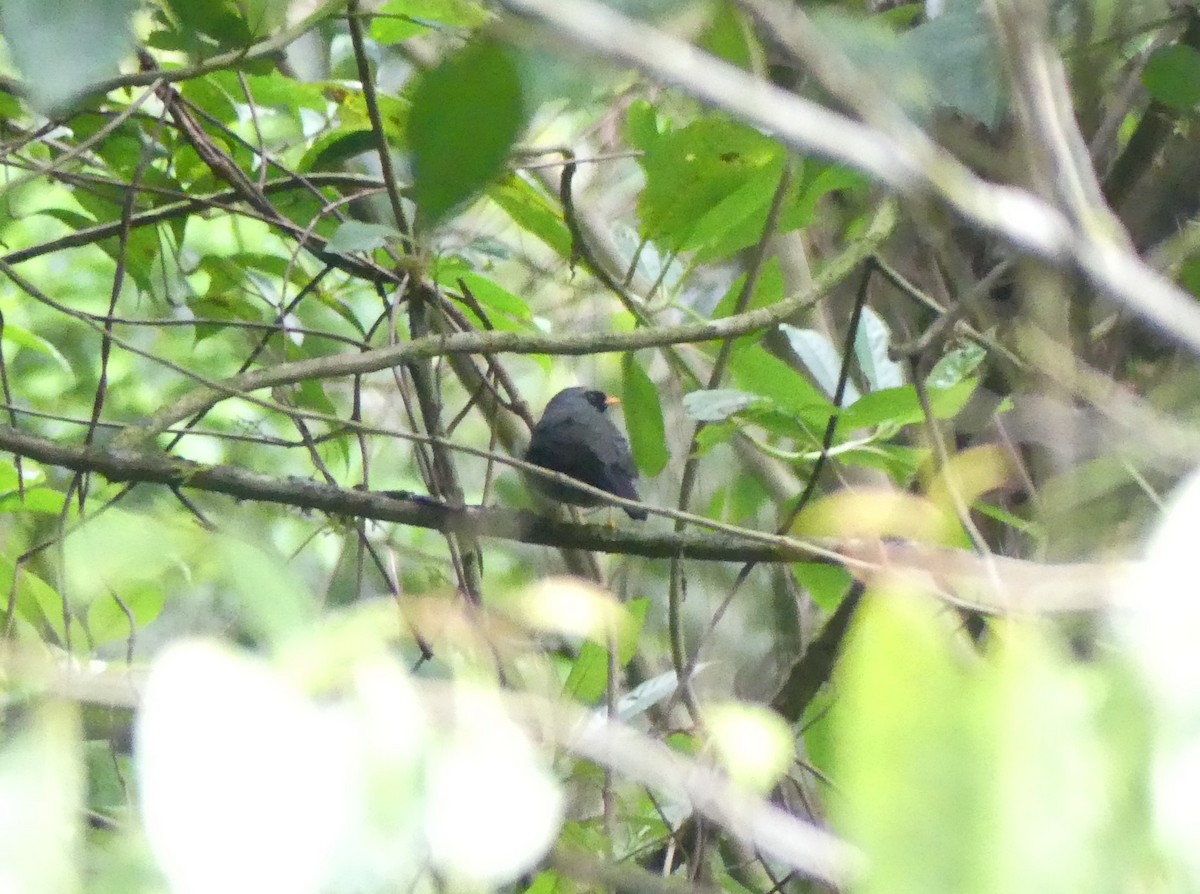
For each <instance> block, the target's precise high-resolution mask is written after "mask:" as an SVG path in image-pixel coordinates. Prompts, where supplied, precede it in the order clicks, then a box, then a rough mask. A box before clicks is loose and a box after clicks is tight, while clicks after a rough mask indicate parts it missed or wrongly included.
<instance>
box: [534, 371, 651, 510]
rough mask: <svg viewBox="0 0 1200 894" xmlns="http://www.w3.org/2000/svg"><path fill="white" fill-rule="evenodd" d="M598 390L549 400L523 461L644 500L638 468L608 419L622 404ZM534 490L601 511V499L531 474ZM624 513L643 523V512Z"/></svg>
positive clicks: (577, 391)
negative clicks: (637, 485) (610, 411)
mask: <svg viewBox="0 0 1200 894" xmlns="http://www.w3.org/2000/svg"><path fill="white" fill-rule="evenodd" d="M620 402H621V401H620V399H619V398H616V397H610V396H609V395H607V394H605V393H604V392H603V391H597V390H596V389H594V388H567V389H565V390H563V391H560V392H558V394H556V395H554V397H552V398H550V402H549V403H548V404H546V409H545V410H544V411H543V412H542V418H541V419H540V420H538V423H537V425H535V426H534V427H533V434H532V436H531V437H530V440H529V448H528V449H527V450H526V451H525V461H526V462H529V463H532V464H533V465H535V466H541V467H542V468H543V469H549V470H550V471H552V472H561V473H562V474H563V475H567V476H569V477H571V478H574V479H575V480H576V481H582V482H583V483H584V484H590V485H591V486H592V487H595V488H599V489H600V490H604V491H608V492H609V493H610V494H613V495H614V496H617V497H624V498H625V499H626V500H640V499H641V498H640V497H639V496H638V493H637V490H635V489H634V486H633V482H634V480H635V479H636V478H637V469H636V468H635V467H634V465H633V456H632V454H630V452H629V442H628V441H626V440H625V438H624V436H622V434H621V432H620V431H619V430H618V429H617V426H616V425H615V424H614V423H613V421H612V419H610V418H609V416H608V415H607V414H608V408H609V407H613V406H616V405H618V404H620ZM526 480H528V481H529V482H530V484H531V486H532V487H533V489H534V490H536V491H538V492H539V493H541V494H542V495H543V496H546V497H549V498H550V499H552V500H555V501H557V502H559V503H570V504H571V505H573V506H585V507H590V506H599V505H601V504H602V503H603V500H601V499H600V498H598V497H595V496H593V495H592V494H589V493H585V492H584V491H581V490H579V489H577V488H574V487H571V486H570V485H568V484H560V483H559V482H557V481H550V480H549V479H547V478H543V477H541V476H540V475H528V476H527V478H526ZM621 508H622V509H624V510H625V514H626V515H628V516H629V517H630V518H632V519H636V520H637V521H642V520H643V519H645V518H646V510H645V509H636V508H633V507H629V506H622V507H621Z"/></svg>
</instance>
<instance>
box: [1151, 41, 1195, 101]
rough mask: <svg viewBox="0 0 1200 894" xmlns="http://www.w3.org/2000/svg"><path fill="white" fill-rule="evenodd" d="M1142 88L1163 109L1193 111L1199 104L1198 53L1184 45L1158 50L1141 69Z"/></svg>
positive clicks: (1173, 45) (1174, 45)
mask: <svg viewBox="0 0 1200 894" xmlns="http://www.w3.org/2000/svg"><path fill="white" fill-rule="evenodd" d="M1142 85H1143V86H1144V87H1145V88H1146V90H1147V91H1149V93H1150V95H1151V96H1153V97H1154V98H1155V99H1157V100H1158V101H1159V102H1161V103H1162V104H1163V105H1165V106H1170V107H1171V108H1173V109H1179V110H1180V111H1185V112H1186V111H1190V110H1191V109H1194V108H1195V107H1196V105H1197V103H1200V51H1197V50H1195V49H1193V48H1192V47H1189V46H1185V45H1184V44H1172V45H1170V46H1165V47H1159V48H1158V49H1157V50H1155V51H1154V52H1153V53H1151V54H1150V58H1149V59H1148V60H1147V61H1146V67H1145V68H1144V69H1142Z"/></svg>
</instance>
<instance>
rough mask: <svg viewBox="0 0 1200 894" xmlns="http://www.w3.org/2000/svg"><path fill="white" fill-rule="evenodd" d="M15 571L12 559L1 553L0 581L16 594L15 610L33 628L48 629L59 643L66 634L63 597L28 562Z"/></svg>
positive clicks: (7, 589) (7, 590)
mask: <svg viewBox="0 0 1200 894" xmlns="http://www.w3.org/2000/svg"><path fill="white" fill-rule="evenodd" d="M16 574H17V571H16V566H14V564H13V563H12V561H10V560H9V559H7V558H5V557H3V556H0V581H3V582H4V586H5V588H6V592H8V593H15V594H16V602H15V606H14V608H15V609H16V614H17V615H18V616H19V617H20V618H22V619H24V620H25V621H27V622H28V623H29V624H31V625H32V626H33V627H34V628H35V629H38V630H41V629H43V628H45V629H48V630H50V631H51V632H52V633H53V635H54V636H55V637H56V638H57V640H58V641H59V642H60V643H61V642H63V641H64V640H65V637H66V634H65V631H64V628H63V598H62V597H61V596H60V595H59V594H58V592H57V591H56V590H55V589H54V588H53V587H52V586H50V585H49V584H48V583H46V582H45V581H44V580H42V579H41V578H40V577H38V576H37V575H36V574H34V573H33V572H32V571H30V570H29V566H28V565H23V566H21V571H20V575H19V576H18V577H15V578H14V575H16ZM14 579H15V581H16V583H15V585H14ZM6 603H7V597H6Z"/></svg>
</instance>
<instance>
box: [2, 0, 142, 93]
mask: <svg viewBox="0 0 1200 894" xmlns="http://www.w3.org/2000/svg"><path fill="white" fill-rule="evenodd" d="M136 7H137V3H136V2H135V0H3V2H0V31H3V33H4V38H5V41H6V42H7V44H8V49H9V52H11V53H12V57H13V59H14V60H15V61H16V63H17V66H18V67H19V68H20V69H21V74H22V76H23V77H24V79H25V85H24V86H25V89H26V90H28V91H29V99H30V102H31V103H32V104H33V105H34V106H36V107H37V108H38V109H41V110H42V111H47V112H50V111H54V110H57V109H61V108H62V107H63V106H66V105H68V104H69V103H70V102H72V101H73V100H75V99H76V98H78V97H79V96H80V95H81V94H83V93H85V92H86V91H87V89H88V88H89V87H90V86H91V85H92V84H94V83H96V82H97V81H100V80H103V79H105V78H108V77H111V76H113V75H115V74H116V73H117V63H119V62H120V61H121V59H123V58H124V57H125V56H126V54H128V53H129V52H130V50H131V49H132V48H133V39H132V33H131V31H130V26H129V19H130V16H131V15H132V14H133V11H134V9H135V8H136Z"/></svg>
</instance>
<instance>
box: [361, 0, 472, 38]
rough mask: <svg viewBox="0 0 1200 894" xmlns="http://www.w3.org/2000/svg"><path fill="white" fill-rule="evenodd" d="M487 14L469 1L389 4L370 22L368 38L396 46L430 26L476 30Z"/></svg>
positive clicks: (417, 0) (400, 0) (416, 0)
mask: <svg viewBox="0 0 1200 894" xmlns="http://www.w3.org/2000/svg"><path fill="white" fill-rule="evenodd" d="M485 21H487V12H486V11H485V10H484V8H483V7H482V6H480V5H479V4H477V3H472V2H470V0H392V2H390V3H385V4H384V5H383V6H381V7H379V9H378V10H377V11H376V12H375V14H374V16H373V17H372V19H371V37H372V38H373V39H374V40H376V41H378V42H379V43H383V44H389V43H399V42H400V41H403V40H408V38H410V37H415V36H416V35H418V34H423V33H424V32H426V31H428V30H429V26H430V25H431V24H438V25H449V26H451V27H454V28H477V27H478V26H480V25H482V24H483V23H484V22H485Z"/></svg>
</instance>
